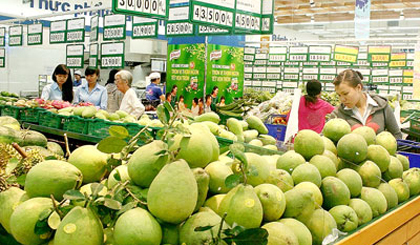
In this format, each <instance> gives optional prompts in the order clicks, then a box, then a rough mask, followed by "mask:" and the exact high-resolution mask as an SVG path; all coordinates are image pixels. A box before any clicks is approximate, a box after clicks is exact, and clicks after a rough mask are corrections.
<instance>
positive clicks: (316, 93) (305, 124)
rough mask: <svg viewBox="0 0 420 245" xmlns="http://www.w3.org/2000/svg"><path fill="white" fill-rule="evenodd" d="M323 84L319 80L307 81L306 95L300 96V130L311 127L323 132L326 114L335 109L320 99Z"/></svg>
mask: <svg viewBox="0 0 420 245" xmlns="http://www.w3.org/2000/svg"><path fill="white" fill-rule="evenodd" d="M321 90H322V85H321V83H320V82H319V81H318V80H311V81H309V82H307V83H306V95H305V96H302V97H301V98H300V103H299V111H298V118H299V123H298V125H299V126H298V127H299V131H300V130H303V129H311V130H313V131H315V132H317V133H321V132H322V129H323V128H324V125H325V116H326V115H328V114H330V113H331V112H333V111H334V107H333V106H332V105H330V104H329V103H328V102H326V101H323V100H322V99H320V97H321Z"/></svg>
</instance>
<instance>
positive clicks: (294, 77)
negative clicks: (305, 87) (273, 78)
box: [284, 74, 299, 80]
mask: <svg viewBox="0 0 420 245" xmlns="http://www.w3.org/2000/svg"><path fill="white" fill-rule="evenodd" d="M284 80H299V74H284Z"/></svg>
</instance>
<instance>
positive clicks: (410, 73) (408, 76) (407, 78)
mask: <svg viewBox="0 0 420 245" xmlns="http://www.w3.org/2000/svg"><path fill="white" fill-rule="evenodd" d="M413 78H414V70H404V72H403V83H409V84H412V83H413Z"/></svg>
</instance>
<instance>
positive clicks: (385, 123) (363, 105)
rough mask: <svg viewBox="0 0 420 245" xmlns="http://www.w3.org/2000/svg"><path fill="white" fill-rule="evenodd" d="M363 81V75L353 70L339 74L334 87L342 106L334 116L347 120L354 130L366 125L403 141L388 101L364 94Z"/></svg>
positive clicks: (377, 131) (377, 96)
mask: <svg viewBox="0 0 420 245" xmlns="http://www.w3.org/2000/svg"><path fill="white" fill-rule="evenodd" d="M362 80H363V76H362V74H361V73H360V72H358V71H354V70H352V69H347V70H344V71H343V72H341V73H340V74H338V76H337V77H336V78H335V79H334V85H335V92H336V93H337V94H338V96H339V98H340V101H341V105H340V107H339V108H337V109H336V110H335V111H334V113H333V114H334V115H335V116H337V117H339V118H342V119H344V120H346V121H347V122H348V123H349V124H350V125H351V126H352V129H354V128H357V127H359V126H362V125H365V126H369V127H371V128H373V129H374V130H375V132H376V133H380V132H382V131H384V130H387V131H389V132H390V133H392V134H393V135H394V137H395V138H397V139H401V138H402V134H401V130H400V128H399V126H398V123H397V120H396V119H395V116H394V112H393V111H392V109H391V107H390V106H389V105H388V101H387V99H385V98H383V97H381V96H379V95H369V94H368V93H366V92H364V91H363V83H362Z"/></svg>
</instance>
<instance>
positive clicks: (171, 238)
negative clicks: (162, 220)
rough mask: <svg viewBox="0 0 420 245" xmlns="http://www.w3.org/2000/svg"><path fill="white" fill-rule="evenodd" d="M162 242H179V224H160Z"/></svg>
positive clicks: (176, 244) (175, 243) (174, 244)
mask: <svg viewBox="0 0 420 245" xmlns="http://www.w3.org/2000/svg"><path fill="white" fill-rule="evenodd" d="M161 228H162V242H161V244H171V245H178V243H179V228H180V227H179V225H169V224H162V225H161Z"/></svg>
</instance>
